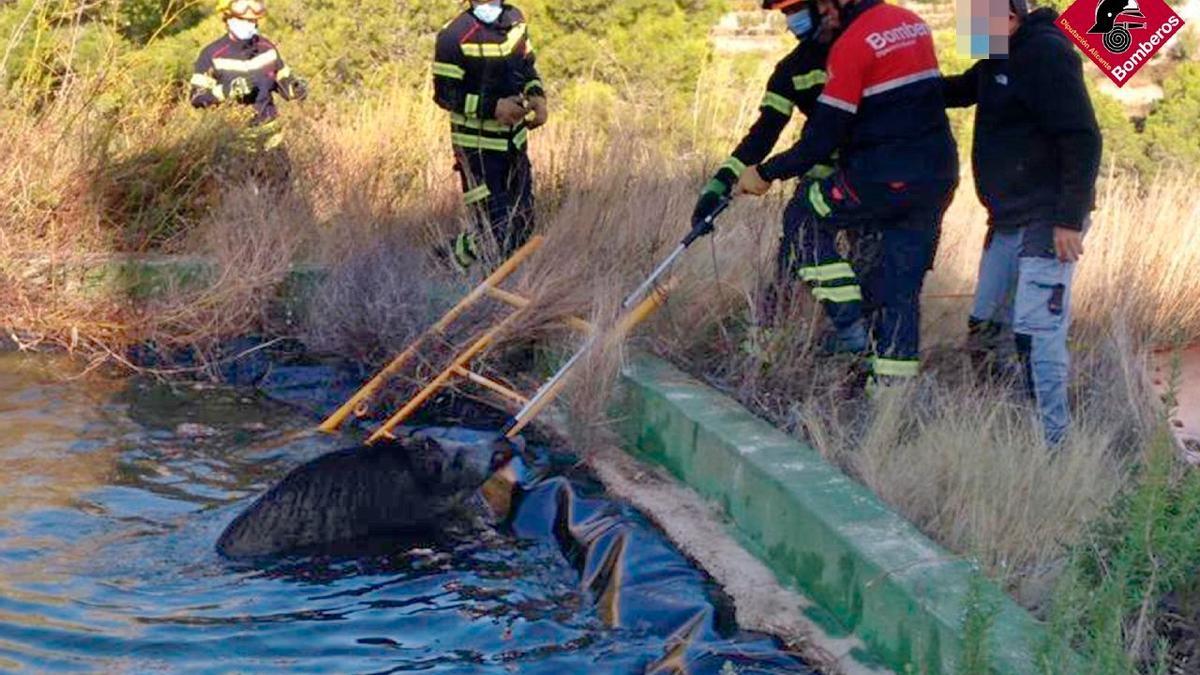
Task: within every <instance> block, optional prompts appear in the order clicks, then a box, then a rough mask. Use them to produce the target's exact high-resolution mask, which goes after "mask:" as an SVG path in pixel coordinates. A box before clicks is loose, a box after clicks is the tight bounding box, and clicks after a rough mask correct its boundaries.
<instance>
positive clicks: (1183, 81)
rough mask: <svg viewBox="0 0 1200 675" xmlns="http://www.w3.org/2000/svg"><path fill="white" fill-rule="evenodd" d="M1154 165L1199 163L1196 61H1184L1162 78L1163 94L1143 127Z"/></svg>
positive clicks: (1199, 74) (1199, 86)
mask: <svg viewBox="0 0 1200 675" xmlns="http://www.w3.org/2000/svg"><path fill="white" fill-rule="evenodd" d="M1143 134H1144V136H1145V138H1146V147H1147V153H1148V155H1149V158H1150V159H1151V160H1152V161H1153V163H1154V164H1155V165H1156V166H1160V167H1161V166H1163V165H1165V164H1178V165H1185V166H1197V165H1200V63H1196V62H1190V63H1184V64H1181V65H1180V66H1179V68H1178V69H1177V70H1176V71H1175V73H1174V74H1172V75H1171V76H1170V77H1168V78H1167V79H1166V81H1165V82H1163V97H1162V99H1161V100H1160V101H1158V102H1157V103H1156V104H1155V105H1154V108H1153V109H1152V110H1151V111H1150V114H1149V115H1148V116H1147V117H1146V124H1145V128H1144V131H1143Z"/></svg>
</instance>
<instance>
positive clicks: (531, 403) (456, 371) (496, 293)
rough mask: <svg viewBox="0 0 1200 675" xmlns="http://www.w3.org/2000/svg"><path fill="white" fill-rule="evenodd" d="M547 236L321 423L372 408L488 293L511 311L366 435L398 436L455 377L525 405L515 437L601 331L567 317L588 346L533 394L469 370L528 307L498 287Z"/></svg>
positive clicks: (660, 293) (510, 428)
mask: <svg viewBox="0 0 1200 675" xmlns="http://www.w3.org/2000/svg"><path fill="white" fill-rule="evenodd" d="M544 241H545V240H544V238H543V237H541V236H535V237H533V238H531V239H530V240H529V242H528V243H526V244H525V245H524V246H522V247H521V248H519V249H517V251H516V252H515V253H513V255H512V257H510V258H509V259H508V260H506V261H505V262H504V264H502V265H500V267H498V268H496V271H494V272H492V274H491V275H490V276H488V278H487V279H484V280H483V282H482V283H480V284H479V285H478V286H476V287H475V288H474V289H473V290H472V291H471V292H470V293H468V294H467V295H466V296H465V297H463V299H462V300H460V301H459V302H458V304H456V305H455V306H454V307H452V308H451V309H450V311H448V312H446V314H445V315H443V316H442V318H441V319H439V320H438V321H437V323H435V324H433V326H431V327H430V328H429V329H427V330H426V331H425V332H424V333H422V334H421V335H419V336H418V337H417V338H416V339H415V340H413V342H412V343H411V344H409V345H408V346H407V347H406V348H405V349H404V351H402V352H401V353H400V354H399V355H398V356H397V357H396V358H394V359H392V361H391V362H390V363H389V364H388V365H387V366H385V367H384V368H383V369H382V370H380V371H379V372H378V373H377V374H376V375H375V376H374V377H372V378H371V380H370V381H368V382H367V383H366V384H365V385H363V387H362V388H361V389H359V390H358V391H357V392H356V393H355V394H354V395H353V396H351V397H350V399H349V400H347V401H346V402H345V403H343V404H342V405H341V407H339V408H338V409H337V410H336V411H334V413H333V414H332V415H330V416H329V417H328V418H327V419H326V420H325V421H324V422H322V423H321V425H320V427H318V428H319V429H320V430H321V431H323V432H326V433H333V432H335V431H337V429H338V428H339V427H341V425H342V424H343V423H344V422H345V421H346V420H347V419H348V418H349V417H350V416H351V415H355V416H357V417H364V416H366V414H367V412H368V411H369V406H370V402H371V400H372V399H373V398H374V397H375V396H376V395H377V394H378V393H379V392H380V390H381V389H383V387H384V385H386V384H387V382H388V380H389V379H391V378H392V377H393V376H395V375H396V374H398V373H399V372H400V371H401V369H403V368H404V367H405V366H406V365H407V364H408V362H409V361H411V360H412V358H413V357H414V356H416V354H417V353H418V351H419V350H420V348H421V345H423V344H424V343H425V342H426V341H427V340H428V338H430V337H431V336H435V335H444V334H445V332H446V330H447V329H448V328H450V326H451V325H452V324H453V323H454V322H455V321H456V320H457V319H458V318H459V317H461V316H462V315H463V313H464V312H466V311H467V310H468V309H469V308H471V307H472V306H473V305H475V304H476V303H477V302H478V301H480V300H481V299H484V298H489V299H492V300H496V301H499V302H502V303H504V304H506V305H509V306H510V307H512V308H513V310H514V311H513V312H511V313H509V314H508V315H507V316H505V317H504V318H503V319H501V320H500V321H499V322H497V323H495V324H494V325H492V326H491V327H490V328H488V329H487V330H486V331H485V332H484V333H483V334H482V335H481V336H480V337H479V338H477V339H476V340H475V341H473V342H472V343H471V344H470V345H468V346H467V347H466V348H465V349H463V350H462V351H460V352H459V353H458V354H456V355H455V357H454V359H453V360H452V361H451V363H450V365H449V366H447V367H446V368H445V369H444V370H442V371H441V372H440V373H439V374H438V375H437V376H436V377H434V378H433V379H432V380H430V381H429V383H428V384H426V385H425V386H424V387H422V388H421V390H420V391H418V392H417V393H416V394H415V395H413V397H412V398H410V399H409V400H408V401H407V402H406V403H405V404H404V405H403V406H402V407H401V408H400V409H399V410H397V411H396V412H395V413H394V414H392V416H391V417H389V418H388V419H387V421H385V422H384V423H383V424H382V425H380V426H379V428H377V429H376V430H375V431H373V432H372V433H371V435H370V436H369V437H368V438H367V444H368V445H370V444H372V443H375V442H376V441H378V440H379V439H381V438H395V436H394V435H393V434H392V430H393V429H395V428H396V427H397V426H399V425H400V424H402V423H403V422H404V421H405V420H407V419H408V418H410V417H411V416H412V415H413V414H414V413H415V412H416V411H417V410H418V409H420V407H421V406H422V405H424V404H425V403H426V402H427V401H428V400H429V399H430V398H432V397H433V396H434V395H435V394H436V393H437V392H438V391H439V390H441V389H442V388H443V387H445V386H446V385H448V384H450V383H451V382H453V381H455V380H456V379H465V380H467V381H469V382H472V383H474V384H477V385H480V386H482V387H485V388H486V389H489V390H491V391H493V392H495V393H497V394H499V395H500V396H502V397H504V398H506V399H508V400H510V401H513V402H514V403H516V404H518V405H520V406H521V409H520V411H519V412H517V413H516V415H515V416H513V417H512V418H511V419H510V420H509V422H508V424H507V425H505V427H504V435H505V436H506V437H508V438H514V437H515V436H516V435H517V434H519V433H520V432H521V430H522V429H524V428H525V426H526V425H528V424H529V422H530V421H532V420H533V418H534V417H536V416H537V415H538V413H540V412H541V411H542V410H543V409H545V407H546V406H547V405H549V403H550V402H551V401H553V400H554V399H555V398H556V397H557V396H558V394H559V393H561V391H562V389H563V387H564V386H565V385H566V384H567V375H568V374H569V371H570V370H571V368H572V366H574V365H575V364H576V363H577V362H578V361H579V360H580V359H581V357H582V356H583V355H584V354H585V353H586V352H587V351H588V350H589V349H590V348H591V347H592V346H593V345H594V344H595V343H596V342H597V341H598V339H599V336H598V335H597V333H596V331H595V330H594V328H593V326H592V325H591V324H590V323H588V322H587V321H584V320H582V319H579V318H576V317H569V318H567V319H566V320H565V321H566V323H567V324H568V325H569V326H570V327H572V328H574V329H576V330H578V331H580V332H581V333H584V334H587V335H588V338H587V340H586V341H585V343H584V346H583V347H582V348H581V349H580V350H579V351H578V352H576V354H575V355H574V356H573V357H572V358H571V360H570V361H568V362H567V364H566V365H565V366H563V367H562V368H561V369H559V371H558V372H557V373H556V374H555V375H554V377H553V378H552V379H550V380H549V381H547V382H546V383H545V384H543V385H542V387H541V388H539V389H538V391H537V393H536V394H534V396H533V397H525V396H523V395H522V394H520V393H519V392H517V391H514V390H513V389H512V388H511V387H508V386H507V385H505V384H503V383H501V382H497V381H496V380H493V379H491V378H489V377H486V376H484V375H481V374H479V373H477V372H474V371H472V370H470V368H469V365H470V363H471V361H472V360H473V359H475V358H476V357H477V356H479V355H480V354H482V353H483V352H484V351H486V350H487V349H488V348H489V347H491V346H492V344H493V343H494V342H495V340H496V338H497V337H498V336H500V335H501V334H502V333H503V332H504V331H505V330H507V329H508V328H510V327H511V326H512V325H513V324H514V323H515V322H516V320H517V318H518V317H519V316H520V315H521V310H523V309H525V308H527V307H529V305H530V300H529V299H528V298H525V297H523V296H521V295H518V294H516V293H512V292H510V291H506V290H504V289H502V288H500V284H501V283H503V282H504V281H505V280H506V279H507V278H508V277H510V276H511V275H512V274H513V273H514V272H515V271H516V270H517V269H518V268H519V267H520V266H521V264H522V263H524V262H525V261H526V260H527V259H528V258H529V256H531V255H533V254H534V253H535V252H536V251H537V250H538V249H539V248H541V246H542V244H543V243H544ZM672 286H673V283H671V282H668V283H667V284H666V285H664V286H663V287H661V288H657V289H654V290H653V291H652V292H650V293H648V294H647V295H646V297H645V299H643V300H642V301H641V302H640V303H638V304H637V305H636V306H635V307H634V308H633V309H632V310H631V311H629V312H627V313H626V314H624V315H623V316H622V317H621V318H620V319H618V321H617V323H616V326H615V328H614V333H615V334H616V335H617V336H620V337H623V336H624V335H625V334H626V333H628V332H629V331H631V330H632V329H633V328H634V327H635V326H637V325H638V324H639V323H641V322H642V321H644V320H645V319H646V318H647V317H648V316H650V315H651V314H652V313H653V312H654V311H655V310H656V309H658V308H659V307H660V306H661V305H662V303H663V302H664V301H665V299H666V293H667V292H668V291H669V290H670V288H671V287H672Z"/></svg>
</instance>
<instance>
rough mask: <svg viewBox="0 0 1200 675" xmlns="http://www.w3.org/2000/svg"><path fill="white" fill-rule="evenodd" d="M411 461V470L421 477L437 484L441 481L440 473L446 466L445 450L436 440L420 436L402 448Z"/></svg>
mask: <svg viewBox="0 0 1200 675" xmlns="http://www.w3.org/2000/svg"><path fill="white" fill-rule="evenodd" d="M404 452H406V453H407V454H408V457H409V461H410V462H411V463H412V467H413V470H414V471H415V472H416V473H417V475H418V476H420V477H421V479H422V481H428V483H427V484H429V483H432V484H434V485H438V484H440V483H441V482H442V473H443V472H444V471H445V468H446V452H445V450H444V449H443V448H442V446H441V445H439V444H438V442H437V441H435V440H433V439H431V438H422V439H420V440H417V441H416V442H414V443H412V444H411V445H410V446H409V447H407V448H405V449H404Z"/></svg>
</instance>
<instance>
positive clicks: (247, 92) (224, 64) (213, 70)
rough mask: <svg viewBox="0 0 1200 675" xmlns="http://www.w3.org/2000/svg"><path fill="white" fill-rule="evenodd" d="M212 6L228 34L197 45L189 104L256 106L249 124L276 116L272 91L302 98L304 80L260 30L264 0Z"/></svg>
mask: <svg viewBox="0 0 1200 675" xmlns="http://www.w3.org/2000/svg"><path fill="white" fill-rule="evenodd" d="M216 6H217V13H218V14H219V15H220V16H221V19H222V20H224V21H225V26H226V29H227V30H228V33H227V34H226V35H223V36H221V37H220V38H218V39H217V40H215V41H213V42H212V43H210V44H209V45H208V46H206V47H205V48H204V49H203V50H201V52H200V56H199V57H198V58H197V59H196V66H195V68H194V69H193V72H192V79H191V85H192V94H191V102H192V106H194V107H196V108H209V107H212V106H216V105H219V104H221V103H224V102H233V103H239V104H242V105H246V106H249V107H251V108H252V109H253V110H254V117H253V119H251V121H250V124H251V126H264V125H269V124H270V123H271V122H272V121H274V120H275V118H276V117H278V116H279V111H278V109H277V108H276V106H275V94H279V95H280V96H282V97H283V98H284V99H285V100H288V101H293V100H302V99H304V98H305V97H306V96H307V95H308V85H307V83H306V82H305V81H304V80H302V79H300V78H298V77H296V76H295V75H294V74H293V73H292V69H291V68H289V67H288V66H287V65H285V64H284V62H283V57H282V56H280V55H279V50H278V48H277V47H276V46H275V44H274V43H272V42H271V41H270V40H268V39H267V38H265V37H263V36H262V35H260V34H259V32H258V23H259V21H261V20H262V18H263V17H264V16H266V14H267V8H266V5H265V4H264V3H263V2H262V0H218V1H217V5H216ZM276 138H277V136H276Z"/></svg>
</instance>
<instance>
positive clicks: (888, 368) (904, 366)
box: [871, 356, 921, 377]
mask: <svg viewBox="0 0 1200 675" xmlns="http://www.w3.org/2000/svg"><path fill="white" fill-rule="evenodd" d="M871 371H872V372H874V373H875V374H876V375H883V376H885V377H916V376H917V375H918V374H920V372H921V362H920V361H919V360H917V359H885V358H883V357H879V356H877V357H875V358H873V359H871Z"/></svg>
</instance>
